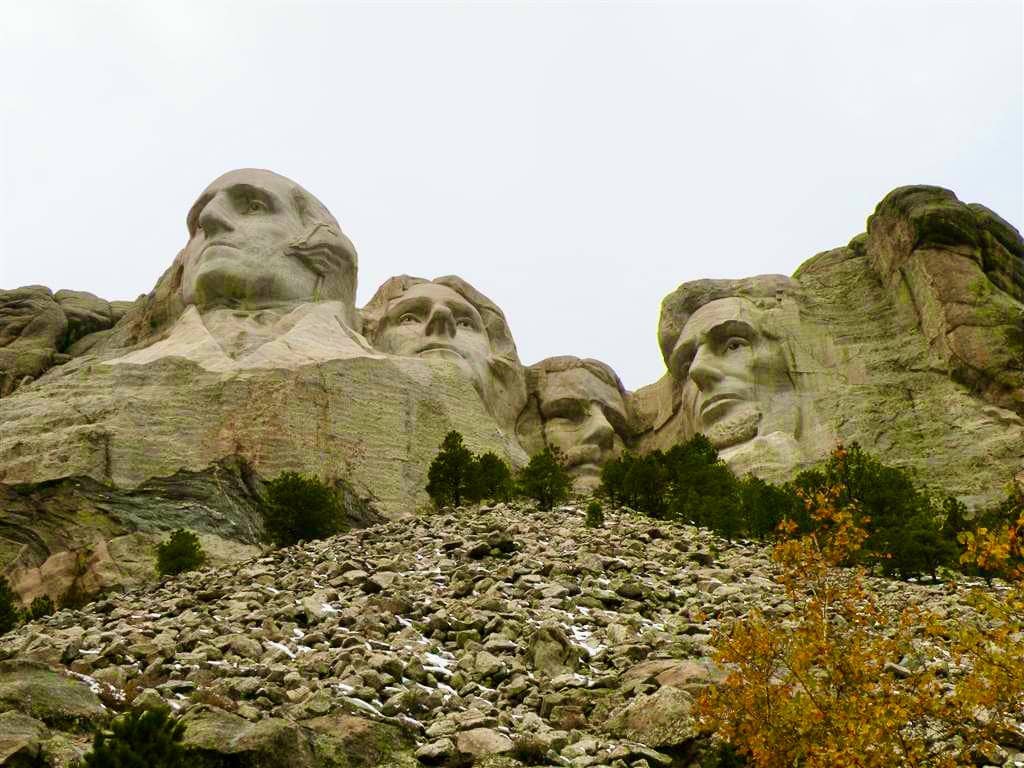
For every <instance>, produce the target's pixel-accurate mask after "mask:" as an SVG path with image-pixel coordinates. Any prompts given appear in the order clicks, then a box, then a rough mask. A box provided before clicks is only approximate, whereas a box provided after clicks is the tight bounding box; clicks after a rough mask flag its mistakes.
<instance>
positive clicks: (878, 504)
mask: <svg viewBox="0 0 1024 768" xmlns="http://www.w3.org/2000/svg"><path fill="white" fill-rule="evenodd" d="M833 488H838V489H839V493H840V498H838V499H837V500H836V503H837V504H839V505H840V506H844V507H846V506H849V507H850V508H851V509H853V510H855V515H856V521H857V524H858V525H860V526H863V527H864V528H865V529H866V530H867V531H868V534H869V535H868V540H867V541H866V542H865V545H864V548H863V551H862V553H861V555H860V556H861V557H862V558H863V560H864V561H865V562H866V563H868V564H871V565H876V566H878V567H879V569H880V570H881V571H882V572H883V573H885V574H886V575H890V576H900V577H901V578H911V577H916V576H922V575H929V576H931V577H932V578H935V577H936V575H937V572H938V569H939V567H941V566H953V567H955V566H957V565H958V564H959V557H960V552H961V550H960V547H959V545H958V538H959V536H960V534H962V533H963V532H964V531H967V530H975V529H977V528H978V527H987V528H989V529H994V528H998V527H999V526H1000V525H1005V524H1007V523H1008V522H1010V521H1011V520H1015V519H1017V517H1018V516H1019V514H1020V510H1021V509H1024V493H1022V492H1020V491H1014V492H1012V493H1011V494H1010V496H1009V497H1008V498H1007V499H1006V500H1005V501H1003V502H1002V503H1001V504H999V505H996V506H995V507H993V508H992V509H990V510H986V511H984V512H982V513H981V514H979V515H977V516H975V518H974V519H969V515H968V513H967V508H966V507H965V506H964V505H963V503H962V502H960V501H959V500H957V499H955V498H952V497H946V498H940V497H935V496H933V495H931V494H929V493H928V492H927V491H926V490H924V489H922V488H921V487H919V486H918V485H917V484H916V483H915V482H914V480H913V478H912V477H911V476H910V475H909V474H908V473H907V472H906V471H905V470H903V469H900V468H898V467H892V466H888V465H886V464H884V463H883V462H881V461H880V460H879V459H877V458H876V457H874V456H872V455H871V454H869V453H867V452H866V451H864V450H863V449H862V448H861V447H860V445H858V444H857V443H853V444H852V445H850V447H849V448H844V447H843V446H839V447H837V448H836V449H835V450H834V451H833V452H832V454H831V455H830V456H829V458H828V460H827V461H825V462H824V463H823V464H822V465H821V466H819V467H815V468H813V469H808V470H804V471H803V472H801V473H800V474H798V475H797V476H796V477H795V478H794V480H793V481H792V482H790V483H786V484H784V485H776V484H773V483H768V482H765V481H764V480H760V479H758V478H756V477H753V476H747V477H745V478H737V477H736V476H735V475H733V473H732V472H731V471H730V470H729V468H728V467H727V466H726V465H725V463H724V462H723V461H722V460H721V459H720V458H719V456H718V452H717V451H716V450H715V448H714V446H712V445H711V443H710V442H709V441H708V439H707V438H706V437H705V436H703V435H696V436H694V437H693V438H692V439H691V440H689V441H688V442H686V443H682V444H680V445H676V446H673V447H672V448H671V449H670V450H668V451H653V452H651V453H649V454H646V455H644V456H639V455H637V454H635V453H632V452H628V451H627V452H626V453H624V454H623V455H622V456H620V457H618V458H617V459H613V460H612V461H609V462H608V463H607V464H605V466H604V468H603V469H602V472H601V488H600V489H599V493H600V494H601V495H603V496H605V497H606V498H607V499H608V500H609V502H610V503H612V504H614V505H619V506H628V507H631V508H633V509H635V510H637V511H638V512H642V513H644V514H646V515H649V516H651V517H653V518H657V519H663V520H676V521H681V522H687V523H692V524H694V525H701V526H705V527H707V528H710V529H712V530H713V531H715V532H716V533H718V534H719V535H721V536H724V537H726V538H729V539H733V538H736V537H740V536H742V537H749V538H755V539H765V538H767V537H769V536H771V535H773V533H774V532H775V530H776V529H777V527H778V525H779V523H780V522H782V521H783V520H791V521H793V522H794V523H795V524H796V526H797V530H798V531H800V532H804V533H807V532H810V531H811V530H812V528H813V525H814V524H813V523H812V520H811V517H810V515H809V513H808V503H813V501H814V499H815V498H816V496H817V495H818V494H821V493H824V492H825V491H827V490H829V489H833ZM981 575H983V576H984V575H986V574H984V573H982V574H981Z"/></svg>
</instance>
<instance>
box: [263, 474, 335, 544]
mask: <svg viewBox="0 0 1024 768" xmlns="http://www.w3.org/2000/svg"><path fill="white" fill-rule="evenodd" d="M263 526H264V528H265V530H266V533H267V536H268V537H269V538H270V540H271V541H273V542H274V543H275V544H277V545H278V546H280V547H288V546H291V545H292V544H295V543H297V542H298V541H299V540H300V539H306V540H312V539H323V538H326V537H328V536H333V535H334V534H336V533H338V532H339V531H341V530H343V529H344V527H345V526H344V521H343V519H342V508H341V503H340V502H339V501H338V495H337V493H336V492H335V490H334V489H333V488H332V487H331V486H329V485H327V484H326V483H323V482H321V481H320V480H318V479H316V478H315V477H306V476H304V475H300V474H298V473H297V472H283V473H281V474H280V475H279V476H278V477H276V478H275V479H273V480H271V481H270V482H269V483H267V503H266V507H265V508H264V510H263Z"/></svg>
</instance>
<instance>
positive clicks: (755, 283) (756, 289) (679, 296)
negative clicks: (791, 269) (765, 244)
mask: <svg viewBox="0 0 1024 768" xmlns="http://www.w3.org/2000/svg"><path fill="white" fill-rule="evenodd" d="M797 289H798V286H797V284H796V283H795V282H794V281H793V280H792V279H790V278H788V277H786V276H785V275H759V276H757V277H748V278H744V279H742V280H693V281H691V282H688V283H683V284H682V285H680V286H679V287H678V288H676V290H674V291H673V292H672V293H670V294H669V295H668V296H666V297H665V298H664V300H663V301H662V302H661V316H660V318H659V319H658V345H659V346H660V347H661V356H662V359H664V361H665V365H668V364H669V359H670V357H671V356H672V351H673V350H674V349H675V348H676V343H677V342H678V341H679V336H680V334H682V332H683V327H684V326H685V325H686V323H687V321H688V320H689V319H690V316H691V315H693V313H694V312H696V311H697V310H698V309H700V308H701V307H703V306H704V305H705V304H710V303H711V302H712V301H718V300H719V299H733V298H738V299H745V300H746V301H748V302H750V304H752V305H753V306H754V307H756V308H757V309H760V310H765V311H766V310H770V309H774V308H776V307H778V306H780V305H781V304H782V302H783V300H784V299H787V298H791V297H793V296H794V295H795V294H796V292H797ZM759 330H761V331H762V332H763V333H764V334H765V336H766V337H767V338H770V339H777V338H780V334H779V333H778V331H777V329H773V328H772V327H771V325H770V324H769V325H766V327H764V328H761V329H759Z"/></svg>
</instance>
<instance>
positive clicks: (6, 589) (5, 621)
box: [0, 576, 21, 635]
mask: <svg viewBox="0 0 1024 768" xmlns="http://www.w3.org/2000/svg"><path fill="white" fill-rule="evenodd" d="M20 623H21V610H20V609H19V608H18V596H17V595H16V594H15V592H14V590H13V589H12V588H11V584H10V582H8V581H7V579H6V577H4V576H0V635H3V634H6V633H8V632H10V631H11V630H12V629H14V628H15V627H16V626H18V624H20Z"/></svg>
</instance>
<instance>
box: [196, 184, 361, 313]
mask: <svg viewBox="0 0 1024 768" xmlns="http://www.w3.org/2000/svg"><path fill="white" fill-rule="evenodd" d="M314 205H315V206H317V207H319V208H321V209H322V206H319V203H316V202H315V201H313V199H312V197H311V196H310V195H309V194H308V193H307V192H305V191H304V190H302V189H301V188H299V187H298V186H297V185H296V184H294V183H293V182H291V181H289V180H288V179H286V178H284V177H283V176H278V175H277V174H275V173H271V172H270V171H259V170H242V171H232V172H230V173H227V174H225V175H224V176H221V177H220V178H219V179H217V180H216V181H214V182H213V183H212V184H211V185H210V186H209V187H207V188H206V190H205V191H204V192H203V194H202V195H200V197H199V199H198V200H197V201H196V203H195V205H193V206H192V210H191V211H190V212H189V215H188V228H189V236H190V237H189V241H188V245H186V246H185V253H184V271H183V274H182V296H183V298H184V300H185V303H186V304H194V305H196V306H197V307H199V308H200V309H206V308H208V307H215V306H226V307H239V308H243V309H255V308H261V307H267V306H274V305H280V304H289V303H295V302H303V301H311V300H314V299H316V298H321V297H322V298H337V299H342V300H343V301H348V302H350V303H354V298H355V297H354V288H355V251H354V249H351V244H350V243H348V241H347V238H344V235H342V234H341V233H340V230H339V229H338V228H337V224H336V223H334V222H333V221H326V220H324V219H325V218H326V217H329V216H330V215H329V214H326V210H325V209H322V211H323V214H321V215H318V212H317V211H315V210H312V209H313V207H314ZM318 218H319V219H320V221H316V219H318ZM311 238H313V239H319V240H320V243H321V245H320V246H319V247H317V246H314V247H312V248H310V247H308V246H307V245H306V244H307V243H308V242H309V241H310V239H311ZM341 273H343V274H341ZM325 278H326V280H327V285H328V286H329V290H328V294H330V293H331V292H332V290H333V289H334V288H335V287H336V286H342V287H341V290H340V291H338V290H333V292H336V293H340V294H343V295H337V296H335V295H327V296H320V295H319V294H321V288H322V287H323V285H324V284H325V283H324V280H325ZM348 286H351V290H349V288H348ZM349 293H351V294H352V295H351V296H348V295H344V294H349Z"/></svg>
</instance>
